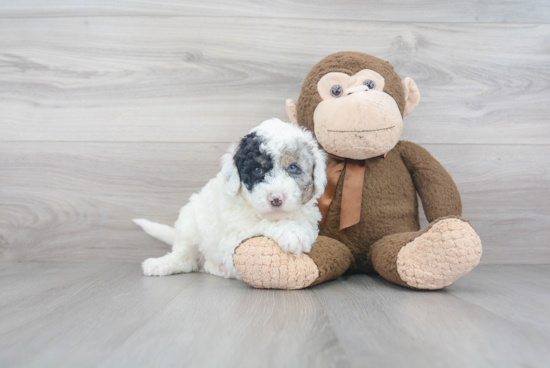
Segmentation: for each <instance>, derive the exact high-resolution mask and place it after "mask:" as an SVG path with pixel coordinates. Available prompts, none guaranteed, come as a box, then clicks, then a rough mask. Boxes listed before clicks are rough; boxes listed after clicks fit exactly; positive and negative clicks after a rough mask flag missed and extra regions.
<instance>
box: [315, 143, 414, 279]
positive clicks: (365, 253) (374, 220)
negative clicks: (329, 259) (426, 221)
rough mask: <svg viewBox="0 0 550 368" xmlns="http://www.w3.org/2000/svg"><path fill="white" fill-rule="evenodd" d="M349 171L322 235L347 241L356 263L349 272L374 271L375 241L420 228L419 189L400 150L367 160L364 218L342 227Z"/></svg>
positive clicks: (332, 204) (328, 215) (341, 182)
mask: <svg viewBox="0 0 550 368" xmlns="http://www.w3.org/2000/svg"><path fill="white" fill-rule="evenodd" d="M344 177H345V170H344V172H342V175H341V177H340V180H339V181H338V185H337V188H336V194H335V196H334V199H333V201H332V203H331V205H330V208H329V211H328V213H327V219H326V221H325V223H324V225H323V226H322V227H321V231H320V234H319V235H324V236H328V237H331V238H333V239H336V240H339V241H340V242H342V243H344V244H345V245H346V246H348V248H349V249H350V250H351V252H352V254H353V256H354V258H355V264H354V265H352V267H351V268H350V270H349V272H361V273H368V272H374V269H373V267H372V262H371V260H370V248H371V246H372V244H374V243H375V242H376V241H378V240H380V239H381V238H383V237H384V236H386V235H391V234H396V233H403V232H413V231H418V230H419V229H420V221H419V218H418V201H417V197H416V190H415V187H414V184H413V181H412V178H411V176H410V173H409V171H408V170H407V168H406V167H405V164H404V163H403V161H402V160H401V157H400V156H399V153H398V152H396V150H392V151H390V152H389V153H388V156H387V157H386V159H382V158H373V159H369V160H367V161H366V171H365V180H364V185H363V194H362V199H361V221H360V222H359V223H358V224H357V225H354V226H351V227H349V228H347V229H343V230H339V225H340V211H341V203H342V187H343V178H344Z"/></svg>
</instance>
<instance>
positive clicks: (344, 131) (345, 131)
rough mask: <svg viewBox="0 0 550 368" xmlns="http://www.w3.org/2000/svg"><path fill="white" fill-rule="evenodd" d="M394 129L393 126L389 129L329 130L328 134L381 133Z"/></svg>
mask: <svg viewBox="0 0 550 368" xmlns="http://www.w3.org/2000/svg"><path fill="white" fill-rule="evenodd" d="M393 128H395V125H394V126H391V127H387V128H380V129H372V130H331V129H328V130H327V132H330V133H368V132H380V131H382V130H390V129H393Z"/></svg>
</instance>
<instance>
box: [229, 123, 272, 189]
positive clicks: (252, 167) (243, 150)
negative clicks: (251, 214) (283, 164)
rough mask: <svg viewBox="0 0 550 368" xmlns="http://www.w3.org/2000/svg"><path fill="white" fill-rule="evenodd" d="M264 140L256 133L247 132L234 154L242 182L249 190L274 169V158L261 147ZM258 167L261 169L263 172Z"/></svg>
mask: <svg viewBox="0 0 550 368" xmlns="http://www.w3.org/2000/svg"><path fill="white" fill-rule="evenodd" d="M263 142H264V139H263V138H262V137H261V136H258V135H257V134H256V133H250V134H247V135H245V136H244V137H243V139H241V141H240V143H239V147H238V148H237V152H236V153H235V156H233V160H234V161H235V166H236V167H237V170H238V171H239V177H240V179H241V182H242V183H243V184H244V185H245V186H246V188H247V189H248V190H252V188H254V186H255V185H257V184H258V183H261V182H262V181H264V178H265V175H266V174H267V173H268V172H269V171H271V170H272V169H273V158H272V157H271V156H270V155H268V154H267V153H265V152H262V150H261V149H260V146H261V144H262V143H263ZM258 169H261V174H259V170H258Z"/></svg>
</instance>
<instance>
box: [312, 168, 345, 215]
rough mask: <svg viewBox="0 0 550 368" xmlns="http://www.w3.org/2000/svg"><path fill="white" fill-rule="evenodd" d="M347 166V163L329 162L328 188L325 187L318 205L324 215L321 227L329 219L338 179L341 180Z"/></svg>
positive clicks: (327, 170)
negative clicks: (329, 210)
mask: <svg viewBox="0 0 550 368" xmlns="http://www.w3.org/2000/svg"><path fill="white" fill-rule="evenodd" d="M345 165H346V163H345V161H340V162H338V161H329V163H328V164H327V169H326V173H327V186H326V187H325V192H324V193H323V195H322V196H321V198H319V202H318V203H317V207H319V210H320V211H321V215H323V218H322V220H321V225H323V224H324V223H325V220H326V219H327V213H328V208H329V207H330V204H331V203H332V200H333V199H334V194H336V186H337V185H338V179H340V175H341V174H342V170H344V166H345Z"/></svg>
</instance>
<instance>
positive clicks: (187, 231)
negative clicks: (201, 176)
mask: <svg viewBox="0 0 550 368" xmlns="http://www.w3.org/2000/svg"><path fill="white" fill-rule="evenodd" d="M254 132H255V133H256V134H257V135H258V136H260V137H262V139H263V141H264V143H263V144H262V145H261V150H262V152H265V153H267V154H269V155H270V157H272V158H273V161H274V167H273V169H272V170H271V171H270V172H269V173H268V174H267V175H266V177H265V180H264V181H263V182H261V183H260V184H258V185H256V186H254V187H253V188H252V190H250V191H249V190H248V189H247V188H246V186H245V185H244V184H243V183H241V179H240V177H239V172H238V170H237V167H236V166H235V162H234V159H233V156H234V155H235V153H236V149H237V146H236V145H234V146H232V147H231V148H230V150H229V152H228V153H227V154H225V155H224V156H223V157H222V160H221V163H222V168H221V171H220V173H218V175H217V176H216V177H215V178H214V179H212V180H210V181H209V182H208V183H207V184H206V186H205V187H204V188H203V189H202V190H201V191H200V192H199V193H198V194H194V195H192V196H191V198H190V200H189V203H188V204H187V205H186V206H184V207H182V208H181V210H180V214H179V218H178V220H177V221H176V224H175V228H172V227H170V226H166V225H161V224H156V223H153V222H150V221H148V220H144V219H136V220H134V222H135V223H136V224H138V225H139V226H141V227H142V228H143V229H144V230H145V231H146V232H147V233H148V234H150V235H152V236H154V237H156V238H158V239H160V240H162V241H164V242H167V243H169V244H171V245H172V252H170V253H168V254H166V255H165V256H163V257H160V258H149V259H147V260H145V261H144V262H143V263H142V268H143V272H144V274H145V275H149V276H152V275H156V276H164V275H170V274H174V273H181V272H192V271H206V272H208V273H211V274H213V275H218V276H222V277H226V278H236V279H240V278H239V275H238V274H237V271H236V270H235V267H234V265H233V253H234V251H235V248H237V246H238V245H239V244H240V243H241V242H242V241H243V240H245V239H247V238H250V237H253V236H258V235H262V236H266V237H268V238H271V239H273V240H275V241H276V242H277V243H278V244H279V246H281V248H282V249H283V250H284V251H285V252H287V253H293V254H295V255H299V254H301V253H302V252H309V251H310V250H311V245H312V244H313V242H314V241H315V239H316V238H317V235H318V232H319V229H318V223H319V221H320V220H321V213H320V212H319V209H318V208H317V206H316V203H317V200H318V199H319V198H320V196H321V195H322V194H323V192H324V189H325V185H326V174H325V165H326V162H325V161H326V155H325V153H324V152H323V151H322V150H320V149H319V148H318V144H317V142H316V141H315V139H314V138H313V136H312V134H311V133H310V132H309V131H307V130H304V129H302V128H299V127H297V126H296V125H293V124H290V123H285V122H282V121H280V120H278V119H270V120H267V121H264V122H263V123H262V124H260V125H259V126H258V127H256V128H254V129H252V130H251V133H254ZM288 152H290V153H292V155H294V157H299V159H300V160H301V161H300V162H302V163H303V165H301V166H302V167H303V168H304V169H305V170H307V171H308V172H306V173H305V174H308V175H310V177H312V178H313V180H312V182H307V183H306V184H305V185H302V184H300V182H297V181H296V180H295V179H293V178H292V176H291V175H289V173H288V172H287V167H288V163H286V164H285V159H286V160H287V161H288ZM285 155H286V156H285ZM285 157H286V158H285ZM305 174H304V175H305ZM309 185H312V186H313V192H312V193H311V190H312V189H311V188H309V191H310V193H309V196H311V199H308V200H307V202H306V203H303V202H304V192H305V191H306V190H308V189H307V188H308V187H309ZM273 193H277V195H280V196H281V197H282V198H284V203H283V205H281V206H277V207H274V206H272V205H271V204H270V200H269V198H271V197H270V196H272V195H273ZM307 198H309V197H306V199H307Z"/></svg>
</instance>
